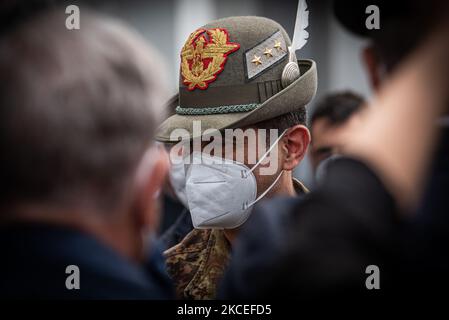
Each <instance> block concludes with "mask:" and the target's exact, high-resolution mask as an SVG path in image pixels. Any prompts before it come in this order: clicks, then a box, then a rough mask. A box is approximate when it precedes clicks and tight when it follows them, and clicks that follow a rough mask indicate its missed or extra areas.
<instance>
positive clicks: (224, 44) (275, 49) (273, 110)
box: [156, 16, 317, 142]
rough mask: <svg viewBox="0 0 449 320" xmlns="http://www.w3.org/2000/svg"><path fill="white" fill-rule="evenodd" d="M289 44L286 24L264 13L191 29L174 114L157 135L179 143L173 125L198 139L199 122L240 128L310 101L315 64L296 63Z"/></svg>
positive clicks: (204, 125) (172, 105)
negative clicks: (194, 131)
mask: <svg viewBox="0 0 449 320" xmlns="http://www.w3.org/2000/svg"><path fill="white" fill-rule="evenodd" d="M290 45H291V41H290V38H289V36H288V34H287V33H286V32H285V30H284V29H283V28H282V26H281V25H279V24H278V23H277V22H275V21H273V20H270V19H267V18H262V17H252V16H248V17H230V18H225V19H220V20H217V21H214V22H211V23H209V24H207V25H205V26H203V27H201V28H199V29H198V30H196V31H195V32H193V33H192V34H191V35H190V36H189V38H188V39H187V41H186V43H185V45H184V47H183V48H182V50H181V68H180V83H179V93H178V94H177V95H176V96H174V97H173V98H172V99H171V100H170V101H169V103H168V106H167V107H168V108H169V112H170V111H171V114H172V115H171V116H170V117H169V118H168V119H166V120H165V121H164V122H163V123H162V124H161V126H160V127H159V129H158V132H157V135H156V139H157V140H159V141H162V142H176V141H178V140H179V136H178V135H177V134H174V135H172V133H173V132H174V130H175V129H184V130H186V131H187V132H188V133H189V135H190V138H196V137H197V136H198V135H197V136H194V135H193V122H194V121H195V120H197V121H198V120H200V121H201V130H202V131H204V130H207V129H216V130H222V129H226V128H242V127H246V126H250V125H253V124H256V123H258V122H261V121H264V120H268V119H271V118H274V117H277V116H280V115H282V114H285V113H289V112H292V111H295V110H297V109H298V108H299V107H301V106H304V105H306V104H307V103H309V102H310V101H311V100H312V98H313V97H314V95H315V93H316V88H317V71H316V65H315V62H314V61H312V60H298V61H297V64H296V63H295V62H293V63H292V61H296V58H295V57H292V56H291V54H290V53H289V50H288V47H289V46H290ZM292 64H294V65H293V66H292ZM292 67H294V68H292ZM298 67H299V72H298ZM178 132H179V131H178ZM209 132H210V130H209Z"/></svg>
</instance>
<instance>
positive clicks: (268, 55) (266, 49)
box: [263, 48, 273, 58]
mask: <svg viewBox="0 0 449 320" xmlns="http://www.w3.org/2000/svg"><path fill="white" fill-rule="evenodd" d="M272 50H273V49H268V48H265V51H264V52H263V54H264V55H266V56H267V58H268V57H272V56H273V54H272V53H271V51H272Z"/></svg>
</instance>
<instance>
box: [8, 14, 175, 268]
mask: <svg viewBox="0 0 449 320" xmlns="http://www.w3.org/2000/svg"><path fill="white" fill-rule="evenodd" d="M66 18H67V16H66V15H65V12H64V8H60V9H58V10H56V9H54V10H50V11H48V12H46V13H42V14H40V15H39V16H37V17H34V18H30V19H28V21H24V22H23V23H22V24H20V25H18V26H16V27H15V28H14V29H11V30H8V32H4V33H3V34H1V35H0V83H1V86H0V106H1V108H0V148H1V151H0V163H1V166H0V189H1V191H0V210H1V212H0V221H1V223H2V224H5V223H16V222H19V223H22V222H31V223H36V222H37V223H42V222H44V223H50V224H56V225H65V226H68V227H73V228H76V229H79V230H81V231H85V232H87V233H90V234H93V235H95V236H96V237H97V238H101V240H103V242H106V243H107V244H109V245H110V246H111V247H113V248H114V249H116V250H117V251H119V252H120V253H121V254H123V255H125V256H127V257H128V258H131V259H133V260H140V259H142V256H143V255H142V254H143V249H144V238H145V237H144V235H146V234H147V233H148V232H151V231H153V229H154V228H155V227H156V226H157V220H158V219H157V218H158V217H157V210H156V204H155V200H154V199H155V197H156V195H157V192H158V190H159V188H160V185H161V184H162V182H163V179H164V176H165V173H166V168H167V164H166V163H167V161H166V158H165V157H164V156H163V154H161V153H160V152H159V149H158V148H156V147H155V146H154V145H153V143H152V137H153V131H154V129H155V127H156V125H157V123H158V117H159V116H160V115H161V113H162V112H161V110H160V109H159V106H160V103H159V102H160V101H161V99H164V97H163V96H160V95H161V92H163V90H161V89H163V88H161V85H160V79H159V77H160V74H161V73H160V72H159V71H158V70H159V67H158V62H157V61H158V59H156V57H155V55H154V53H152V52H151V50H149V48H147V47H146V46H145V45H144V42H143V41H142V40H141V39H140V38H139V37H138V36H137V35H136V34H134V33H132V32H130V31H129V30H128V29H127V28H126V27H125V26H123V25H121V24H120V23H118V22H117V21H114V20H111V19H108V18H104V17H97V16H94V14H93V13H90V12H88V11H86V10H84V11H83V15H82V20H81V29H80V30H68V29H67V28H66V24H65V21H66Z"/></svg>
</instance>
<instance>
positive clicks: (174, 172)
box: [169, 161, 188, 207]
mask: <svg viewBox="0 0 449 320" xmlns="http://www.w3.org/2000/svg"><path fill="white" fill-rule="evenodd" d="M185 167H186V165H185V164H184V162H183V161H178V162H174V163H171V167H170V171H169V179H170V184H171V186H172V188H173V191H174V193H175V194H176V196H177V197H178V200H179V201H180V202H181V203H182V204H183V205H184V206H185V207H188V204H187V196H186V170H185Z"/></svg>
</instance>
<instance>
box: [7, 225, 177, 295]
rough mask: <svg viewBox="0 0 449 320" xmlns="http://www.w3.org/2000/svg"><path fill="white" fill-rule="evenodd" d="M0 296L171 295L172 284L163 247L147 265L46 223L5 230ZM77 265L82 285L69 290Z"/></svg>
mask: <svg viewBox="0 0 449 320" xmlns="http://www.w3.org/2000/svg"><path fill="white" fill-rule="evenodd" d="M0 252H1V253H2V262H1V264H0V274H1V275H2V280H1V281H0V297H3V298H39V299H170V298H172V297H173V289H172V285H171V283H170V281H169V279H168V277H167V276H166V274H165V272H164V263H163V258H162V255H161V253H160V250H158V249H157V248H154V249H153V250H152V254H151V255H150V256H149V259H148V260H149V261H148V263H146V265H145V267H144V268H143V267H140V266H138V265H137V264H134V263H133V262H131V261H128V260H126V259H125V258H124V257H122V256H120V255H119V254H118V253H116V252H115V251H113V250H112V249H110V248H109V247H107V246H106V245H104V244H102V243H100V242H99V241H97V240H96V239H95V238H93V237H91V236H89V235H87V234H84V233H82V232H79V231H76V230H73V229H67V228H63V227H56V226H50V225H43V224H29V225H26V224H16V225H9V226H2V227H1V228H0ZM69 265H76V266H77V267H78V268H79V272H80V289H78V290H77V289H72V290H69V289H67V288H66V279H67V277H68V276H69V275H70V274H66V273H65V272H66V267H67V266H69Z"/></svg>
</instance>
